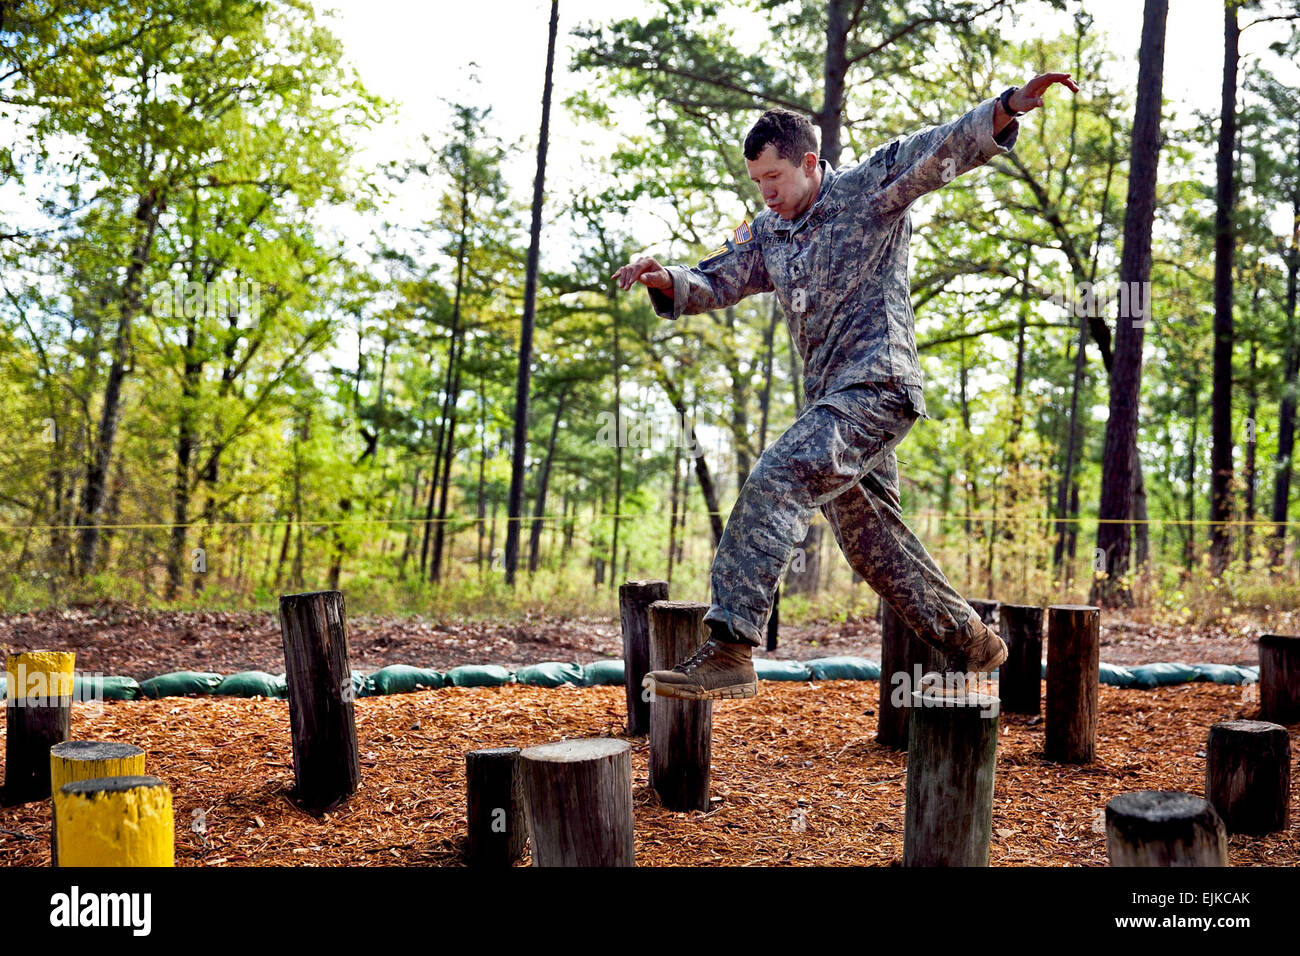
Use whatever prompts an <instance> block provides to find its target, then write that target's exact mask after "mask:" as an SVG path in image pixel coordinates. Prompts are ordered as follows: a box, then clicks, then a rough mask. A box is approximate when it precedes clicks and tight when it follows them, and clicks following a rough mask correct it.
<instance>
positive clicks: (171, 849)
mask: <svg viewBox="0 0 1300 956" xmlns="http://www.w3.org/2000/svg"><path fill="white" fill-rule="evenodd" d="M54 819H55V820H56V821H58V827H59V860H58V865H59V866H174V865H175V836H174V825H173V822H172V794H171V790H170V789H169V788H168V787H167V784H165V783H163V782H162V781H161V780H159V779H158V778H157V777H147V776H136V777H94V778H92V779H90V780H75V781H73V782H72V783H65V784H64V785H63V786H62V787H60V788H59V791H58V793H56V794H55V795H54Z"/></svg>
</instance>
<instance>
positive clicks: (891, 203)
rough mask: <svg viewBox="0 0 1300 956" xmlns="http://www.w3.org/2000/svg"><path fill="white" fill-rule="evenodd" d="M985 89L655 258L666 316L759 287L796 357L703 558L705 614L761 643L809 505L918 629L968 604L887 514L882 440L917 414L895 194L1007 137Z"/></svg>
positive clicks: (934, 629)
mask: <svg viewBox="0 0 1300 956" xmlns="http://www.w3.org/2000/svg"><path fill="white" fill-rule="evenodd" d="M995 102H996V99H995V98H990V99H988V100H985V101H984V102H983V103H980V104H979V105H978V106H977V107H975V108H974V109H973V110H971V111H970V112H969V113H966V114H965V115H963V116H961V117H959V118H957V119H955V120H953V121H952V122H950V123H945V124H943V125H941V126H935V127H931V128H928V129H924V130H921V131H920V132H918V133H915V134H913V135H911V136H908V137H906V138H905V139H903V140H900V141H897V142H894V143H891V144H889V145H888V146H886V147H883V148H881V149H878V150H877V151H876V152H875V153H873V154H872V155H871V157H870V158H869V159H868V160H867V161H866V162H864V163H860V164H858V165H857V166H853V167H850V168H843V169H831V167H830V165H829V164H828V163H826V161H825V160H823V161H822V163H821V170H822V185H821V190H820V192H819V193H818V194H817V199H816V201H815V202H814V203H813V205H812V206H810V207H809V208H808V209H807V210H806V211H805V212H804V213H803V215H802V216H800V217H799V218H798V219H796V220H794V221H792V222H791V221H787V220H784V219H782V218H780V217H779V216H777V215H776V214H775V213H773V212H772V211H771V210H766V209H765V210H764V211H763V212H761V213H759V214H758V216H757V217H756V218H755V220H754V223H753V227H752V228H750V227H749V226H748V225H745V224H742V225H741V226H740V227H739V228H738V229H737V230H736V232H735V235H734V236H733V237H732V238H730V239H728V240H727V242H726V244H725V245H724V246H722V247H720V248H718V249H717V250H715V251H714V252H712V253H710V254H709V255H707V256H705V257H704V259H702V260H701V261H700V263H699V265H698V266H696V267H694V268H684V267H682V266H669V267H668V272H669V274H670V275H671V276H672V280H673V295H672V296H671V297H669V296H667V295H665V294H664V293H662V292H660V291H658V290H655V289H650V290H649V291H650V298H651V301H652V303H653V304H654V307H655V311H656V312H657V313H658V314H659V315H660V316H661V317H663V318H666V319H676V318H678V317H679V316H681V315H691V314H695V313H698V312H707V311H710V310H713V309H721V308H725V307H726V306H728V305H732V304H733V303H735V302H738V301H739V300H740V299H742V298H744V297H745V296H748V295H753V294H755V293H759V292H775V293H776V296H777V299H778V301H779V302H780V303H781V308H782V310H783V311H784V313H785V317H786V321H787V323H788V324H789V327H790V334H791V337H792V340H793V341H794V342H795V344H796V345H797V347H798V349H799V354H800V355H801V356H802V358H803V363H804V375H805V381H804V394H805V400H806V402H805V406H804V408H803V411H802V412H800V414H799V416H798V417H797V418H796V420H795V422H794V424H792V425H791V426H790V428H789V429H788V430H787V431H786V432H785V433H784V434H783V435H781V437H780V438H778V439H777V440H776V441H775V442H774V443H773V444H772V445H771V446H769V447H768V448H767V449H766V450H765V451H764V452H763V454H762V456H761V457H760V458H759V459H758V462H757V463H756V464H755V466H754V469H753V471H752V472H751V473H750V475H749V478H748V479H747V480H746V482H745V484H744V487H743V488H741V491H740V495H739V496H738V498H737V499H736V504H735V507H734V509H733V510H732V513H731V516H730V518H729V519H728V521H727V526H726V529H725V531H724V532H723V535H722V540H721V542H720V543H719V545H718V550H717V554H716V555H715V556H714V559H713V567H712V570H711V572H710V583H711V585H712V588H713V605H712V606H711V607H710V609H709V611H708V613H707V614H706V615H705V618H704V619H705V620H706V621H725V622H727V623H728V625H729V626H730V628H731V630H732V632H733V633H734V634H736V636H738V637H741V638H743V639H745V640H746V641H748V642H750V643H752V644H755V645H757V644H760V643H761V639H762V636H763V634H764V632H765V630H766V627H767V620H768V617H769V616H770V615H771V611H772V598H773V595H774V593H775V591H776V587H777V584H778V583H779V581H780V578H781V575H782V574H783V573H784V571H785V567H786V564H787V563H788V562H789V561H790V558H791V555H792V553H793V550H794V548H795V546H796V545H798V543H799V542H800V541H802V540H803V537H804V535H805V534H806V532H807V529H808V523H809V522H810V521H811V520H812V517H813V514H814V512H815V510H816V509H818V508H820V509H821V511H822V513H823V514H824V515H825V516H826V518H827V520H828V521H829V522H830V525H831V528H832V529H833V530H834V532H835V538H836V541H837V542H838V543H839V545H840V548H841V550H843V552H844V555H845V557H846V558H847V559H848V562H849V564H850V566H852V567H853V569H854V570H855V571H857V572H858V573H859V574H860V575H862V577H863V578H864V579H865V580H866V582H867V583H868V584H869V585H870V586H871V587H872V588H873V589H874V590H875V591H876V592H877V593H878V594H880V595H881V596H882V597H884V598H885V599H886V600H887V601H889V603H890V604H891V605H893V607H894V609H895V610H896V611H897V612H898V614H899V616H900V617H902V619H903V620H904V621H906V622H907V624H908V625H909V626H910V627H911V628H912V629H913V630H915V631H916V633H917V634H918V635H920V636H921V637H922V638H923V639H925V640H928V641H929V642H930V643H932V644H938V645H941V646H948V647H951V646H952V645H953V643H954V638H955V637H957V636H958V634H959V632H961V631H962V630H963V629H964V628H965V626H966V624H967V621H968V620H969V618H970V617H971V616H973V615H974V611H973V610H972V609H971V607H970V605H969V604H967V603H966V601H965V600H964V599H963V598H962V596H961V595H960V594H958V593H957V592H956V591H955V590H954V589H953V587H952V585H951V584H949V583H948V580H947V579H946V578H945V577H944V575H943V573H942V572H941V571H940V570H939V569H938V567H936V566H935V563H934V561H933V559H932V558H931V557H930V555H929V554H928V553H927V552H926V550H925V548H924V546H923V545H922V544H921V542H920V541H918V540H917V538H916V536H915V535H914V534H913V533H912V532H911V530H910V529H909V528H908V527H907V525H906V524H904V523H903V520H902V514H901V512H900V509H899V497H898V465H897V460H896V458H895V456H894V447H895V446H896V445H897V444H898V443H899V442H900V441H901V440H902V439H903V437H904V436H905V435H906V434H907V432H908V430H909V429H910V428H911V427H912V424H913V423H914V422H915V421H916V419H917V417H919V416H926V411H925V400H924V397H923V395H922V391H921V366H920V363H919V361H918V360H917V355H916V340H915V337H914V333H913V316H912V307H911V302H910V291H911V290H910V286H909V282H908V273H907V259H908V243H909V240H910V237H911V234H912V227H911V221H910V217H909V214H908V207H909V206H910V205H911V204H912V202H914V201H915V200H916V199H917V198H919V197H920V196H922V195H924V194H925V193H927V192H930V191H931V190H933V189H937V188H938V187H940V186H942V185H943V184H944V183H946V182H949V181H951V180H952V179H953V178H955V177H956V176H958V175H960V174H962V173H964V172H967V171H968V170H971V169H974V168H975V167H976V166H980V165H982V164H984V163H986V162H988V160H989V159H991V158H992V157H993V156H996V155H1000V154H1002V153H1005V152H1007V151H1008V150H1010V149H1011V148H1012V147H1013V146H1014V145H1015V141H1016V138H1017V136H1018V135H1019V124H1018V123H1017V122H1016V121H1015V120H1012V121H1011V123H1010V124H1008V126H1007V127H1006V128H1005V129H1004V130H1003V131H1002V134H1001V136H1000V137H998V138H997V139H995V138H994V136H993V107H994V103H995ZM926 417H928V416H926Z"/></svg>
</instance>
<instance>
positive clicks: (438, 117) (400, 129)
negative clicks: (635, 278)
mask: <svg viewBox="0 0 1300 956" xmlns="http://www.w3.org/2000/svg"><path fill="white" fill-rule="evenodd" d="M317 2H318V7H319V8H321V9H326V8H332V9H334V10H335V11H336V12H337V20H336V21H335V23H336V27H335V29H336V32H337V33H338V35H339V36H341V37H342V38H343V41H344V44H345V46H346V49H347V51H348V53H349V55H350V56H351V58H352V60H353V62H354V63H355V65H356V66H357V68H358V70H359V71H360V73H361V76H362V78H363V79H364V80H365V82H366V83H367V84H368V86H369V87H370V88H371V89H372V90H373V91H374V92H376V93H378V94H379V95H381V96H384V97H386V98H389V99H393V100H398V101H400V104H401V105H400V108H399V111H398V114H397V116H396V118H395V119H394V121H393V122H391V123H390V124H388V125H387V126H385V127H384V128H383V129H381V130H377V131H376V132H375V133H374V134H373V135H372V136H370V137H368V147H367V155H368V156H373V157H374V159H375V160H376V161H382V160H388V159H394V158H401V157H405V156H409V155H412V153H413V151H414V150H415V147H416V145H417V144H418V143H419V138H420V135H421V134H422V133H427V134H429V135H431V136H434V137H437V136H439V135H440V134H442V133H443V131H445V130H446V129H447V126H448V113H447V110H446V108H445V106H444V104H443V103H442V102H441V101H440V99H439V97H446V98H448V99H453V100H454V99H457V98H468V99H470V100H471V101H472V102H475V103H477V104H480V105H481V104H491V106H492V113H493V118H494V119H495V130H496V132H497V133H498V135H499V136H501V138H502V139H503V140H505V141H506V142H515V143H519V144H520V145H521V146H522V147H523V148H522V149H521V150H520V151H519V152H518V153H517V154H516V155H515V157H514V158H513V160H512V162H511V163H510V165H509V167H508V168H507V176H508V180H509V182H510V185H511V187H512V190H513V191H514V194H515V195H516V196H519V197H523V198H525V199H527V198H529V197H531V195H532V177H533V171H534V168H535V161H536V148H537V133H538V127H539V125H540V120H541V91H542V79H543V74H544V71H545V65H546V28H547V23H548V18H549V16H550V3H549V2H548V0H478V2H476V3H473V4H459V3H456V4H449V3H414V2H411V0H317ZM648 6H649V4H647V3H646V2H645V0H560V21H559V36H558V39H557V44H558V50H557V55H556V75H555V76H556V90H555V100H554V105H553V107H552V114H551V149H550V153H549V165H548V169H547V178H546V186H547V190H546V193H547V202H548V215H547V217H546V221H554V219H555V217H556V213H557V212H558V211H559V209H560V208H561V207H562V205H563V203H564V197H565V196H566V194H568V193H570V192H571V191H573V190H574V189H575V188H576V187H577V186H578V185H579V184H580V183H581V181H582V168H581V163H582V160H583V157H584V156H585V155H587V154H588V153H590V152H591V151H592V146H591V145H585V144H584V138H585V139H587V140H594V142H595V144H596V146H595V148H596V152H597V154H598V153H599V147H600V145H601V144H605V143H609V142H610V141H611V140H610V136H611V135H612V134H610V133H609V132H608V131H602V130H593V129H591V128H590V127H588V128H585V129H579V128H578V127H577V126H576V125H575V123H574V122H573V120H572V119H571V118H570V117H569V116H568V115H567V114H566V113H565V111H564V110H563V109H562V108H560V106H559V104H561V103H562V101H563V99H564V98H565V97H566V96H568V95H569V94H571V93H572V92H574V91H575V89H577V88H578V86H579V84H580V83H581V82H582V80H583V77H582V76H581V75H577V74H573V73H570V72H569V71H568V69H567V67H568V64H569V62H570V59H571V57H572V51H573V49H574V45H575V41H574V38H573V37H572V36H571V35H570V31H571V30H572V29H573V28H574V26H575V25H577V24H579V23H585V22H590V21H592V20H603V21H606V22H608V21H611V20H614V19H621V18H624V17H634V16H637V15H638V14H639V13H641V12H642V11H643V10H645V9H647V7H648ZM1085 8H1086V9H1087V10H1088V11H1089V12H1090V13H1092V14H1093V16H1094V17H1095V20H1096V24H1097V26H1098V27H1099V28H1100V29H1103V30H1105V31H1106V32H1107V33H1108V34H1110V36H1111V37H1113V39H1114V49H1115V53H1116V55H1117V56H1118V57H1119V58H1120V60H1121V65H1120V67H1119V69H1120V70H1121V71H1122V72H1121V75H1122V76H1125V75H1126V76H1131V77H1132V78H1133V81H1134V82H1136V80H1137V65H1136V55H1137V46H1138V40H1139V38H1140V37H1141V32H1142V10H1143V4H1142V3H1141V2H1139V0H1089V2H1087V3H1086V4H1085ZM1022 9H1024V8H1022ZM1030 9H1036V7H1031V8H1030ZM1246 19H1247V15H1242V21H1243V22H1244V21H1245V20H1246ZM755 20H757V18H755ZM1222 24H1223V6H1222V0H1172V2H1171V3H1170V12H1169V18H1168V22H1167V27H1166V29H1167V35H1166V46H1165V97H1166V99H1168V100H1171V101H1173V102H1174V103H1175V104H1176V106H1177V107H1178V112H1179V115H1180V116H1181V117H1184V118H1188V117H1189V115H1190V110H1191V109H1193V108H1195V109H1199V110H1203V111H1208V112H1211V113H1214V114H1217V112H1218V102H1219V83H1220V63H1221V61H1222V55H1223V40H1222V36H1223V27H1222ZM755 25H756V27H757V28H758V29H761V24H759V23H757V22H756V24H755ZM734 26H735V27H736V28H737V35H736V41H737V42H740V43H743V42H744V38H745V34H746V33H747V32H748V30H746V27H747V26H748V23H746V22H745V18H737V19H736V20H735V21H734ZM1067 26H1068V18H1067V17H1065V16H1062V15H1058V16H1056V17H1050V16H1036V17H1034V18H1033V19H1030V18H1029V17H1027V16H1026V15H1025V14H1024V13H1022V14H1020V15H1019V17H1018V22H1017V23H1016V25H1015V27H1013V30H1014V32H1015V33H1017V34H1020V35H1023V36H1026V37H1028V36H1034V35H1038V36H1042V35H1051V34H1055V33H1056V32H1058V31H1059V30H1062V29H1065V28H1066V27H1067ZM1286 30H1287V27H1286V26H1279V25H1275V24H1262V25H1260V26H1256V27H1252V28H1251V29H1249V30H1247V31H1245V32H1244V33H1243V34H1242V43H1241V49H1242V53H1243V65H1245V64H1247V63H1249V61H1250V59H1251V57H1253V56H1257V55H1259V54H1260V53H1262V52H1264V51H1265V50H1266V48H1267V44H1268V43H1269V42H1270V41H1272V40H1274V39H1277V38H1278V37H1279V36H1281V35H1283V34H1284V32H1285V31H1286ZM1273 59H1274V60H1275V58H1273ZM471 64H476V65H477V66H476V67H471ZM471 71H473V72H474V73H476V74H477V76H478V77H479V79H480V81H481V83H480V85H479V87H478V88H477V90H475V88H474V87H473V86H472V84H470V82H469V81H468V76H469V74H470V72H471ZM1243 72H1244V71H1243ZM1295 78H1296V79H1297V81H1298V82H1300V71H1297V72H1296V76H1295ZM1022 79H1027V77H1025V78H1019V77H1007V84H1008V85H1011V84H1013V83H1015V82H1017V80H1022ZM1076 80H1079V81H1080V82H1081V83H1086V81H1087V78H1086V77H1076ZM990 92H996V91H990ZM1056 92H1059V90H1058V91H1056ZM972 105H973V104H972ZM629 119H630V120H631V121H635V117H630V118H629ZM421 202H422V201H421V200H419V199H416V198H414V197H411V198H409V199H407V200H406V201H405V202H404V203H403V207H404V208H399V209H395V210H393V211H392V213H391V215H393V217H394V218H395V219H399V220H405V219H406V218H407V217H410V218H411V221H417V220H418V219H419V218H420V217H421V210H420V209H419V208H418V207H419V205H421ZM755 205H756V206H757V197H755ZM645 221H646V223H647V224H648V225H647V226H646V230H647V235H646V237H645V240H646V245H647V246H651V245H653V244H655V243H656V242H657V240H659V239H660V238H661V237H660V236H658V235H653V234H650V232H651V230H652V229H653V226H652V225H649V224H653V223H654V220H653V219H651V218H649V217H647V219H646V220H645ZM349 232H350V233H351V234H353V235H355V234H356V233H355V231H354V230H351V229H350V230H349Z"/></svg>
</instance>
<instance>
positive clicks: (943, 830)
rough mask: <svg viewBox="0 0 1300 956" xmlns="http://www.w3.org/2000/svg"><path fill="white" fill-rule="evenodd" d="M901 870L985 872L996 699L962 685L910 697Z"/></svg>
mask: <svg viewBox="0 0 1300 956" xmlns="http://www.w3.org/2000/svg"><path fill="white" fill-rule="evenodd" d="M910 723H911V726H910V729H909V733H908V742H907V808H906V811H905V814H904V823H903V865H904V866H988V865H989V840H990V839H991V838H992V836H993V769H994V766H995V765H996V763H997V749H998V698H996V697H993V696H991V695H989V694H981V693H976V692H971V691H968V690H967V688H966V687H965V686H964V684H960V683H956V684H954V685H953V686H932V687H927V688H926V689H925V690H920V691H914V692H913V694H912V706H911V721H910Z"/></svg>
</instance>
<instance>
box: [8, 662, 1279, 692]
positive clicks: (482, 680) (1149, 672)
mask: <svg viewBox="0 0 1300 956" xmlns="http://www.w3.org/2000/svg"><path fill="white" fill-rule="evenodd" d="M754 671H755V673H756V674H757V675H758V678H759V680H773V681H811V680H880V665H879V664H878V663H876V662H875V661H872V660H868V659H867V658H865V657H852V656H841V657H822V658H817V659H816V660H810V661H793V660H773V659H771V658H767V657H756V658H754ZM1041 673H1042V676H1043V677H1046V676H1047V664H1046V663H1044V664H1043V665H1042V672H1041ZM991 676H992V677H993V679H994V680H996V679H997V672H996V671H994V672H993V673H992V675H991ZM1098 677H1099V679H1100V682H1101V683H1103V684H1108V685H1110V686H1113V687H1138V688H1142V689H1144V690H1150V689H1153V688H1156V687H1168V686H1171V685H1174V684H1185V683H1188V682H1191V681H1210V682H1212V683H1215V684H1253V683H1255V682H1257V681H1258V680H1259V668H1258V667H1250V666H1245V665H1241V664H1184V663H1182V662H1175V663H1159V664H1143V665H1141V666H1138V667H1131V668H1130V667H1124V666H1122V665H1120V664H1108V663H1106V662H1104V661H1103V662H1101V664H1100V667H1099V673H1098ZM512 681H517V682H518V683H520V684H527V685H530V686H533V687H561V686H564V685H566V684H567V685H569V686H578V687H598V686H604V685H615V684H617V685H622V684H623V662H622V661H621V660H618V659H613V660H603V661H592V662H591V663H589V664H577V663H568V662H560V661H547V662H545V663H541V664H531V665H528V666H527V667H521V668H520V669H519V670H518V671H517V672H512V671H511V670H509V669H508V668H505V667H502V666H501V665H499V664H466V665H462V666H460V667H453V668H452V669H451V670H449V671H447V672H446V673H445V674H442V673H439V672H438V671H435V670H430V669H427V668H422V667H411V666H409V665H406V664H390V665H389V666H387V667H382V668H380V669H379V670H377V671H375V672H374V673H373V674H369V675H367V674H366V672H365V671H353V672H352V692H353V697H354V698H357V697H370V696H373V695H377V694H405V693H410V692H412V691H417V690H424V689H434V690H436V689H439V688H442V687H451V686H455V687H500V686H502V685H503V684H509V683H511V682H512ZM192 694H214V695H217V696H228V697H269V698H281V699H283V698H284V697H286V696H288V688H287V686H286V684H285V677H284V675H283V674H280V675H278V676H277V675H272V674H267V673H266V672H264V671H243V672H241V673H238V674H231V675H229V676H227V677H224V678H223V677H222V676H221V675H220V674H212V673H207V672H201V671H176V672H174V673H171V674H162V675H160V676H158V677H153V678H150V679H149V680H146V681H143V682H141V683H139V684H137V683H136V682H135V680H134V679H133V678H131V677H99V676H96V675H87V676H82V675H73V699H74V700H96V699H103V700H135V699H137V698H141V697H147V698H151V699H157V698H159V697H184V696H187V695H192ZM4 695H5V686H4V683H3V682H0V700H4Z"/></svg>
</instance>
